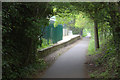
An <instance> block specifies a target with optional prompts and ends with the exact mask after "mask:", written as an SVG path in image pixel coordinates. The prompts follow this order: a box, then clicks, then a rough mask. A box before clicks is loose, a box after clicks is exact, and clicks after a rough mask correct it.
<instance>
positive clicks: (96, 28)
mask: <svg viewBox="0 0 120 80" xmlns="http://www.w3.org/2000/svg"><path fill="white" fill-rule="evenodd" d="M94 35H95V38H94V39H95V50H97V49H98V48H99V38H98V24H97V21H96V20H94Z"/></svg>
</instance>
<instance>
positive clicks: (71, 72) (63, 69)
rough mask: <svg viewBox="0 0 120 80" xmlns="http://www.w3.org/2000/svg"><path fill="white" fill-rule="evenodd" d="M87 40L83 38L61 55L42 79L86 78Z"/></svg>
mask: <svg viewBox="0 0 120 80" xmlns="http://www.w3.org/2000/svg"><path fill="white" fill-rule="evenodd" d="M88 43H89V39H88V38H83V39H82V40H81V41H80V42H79V43H78V44H77V45H75V46H74V47H73V48H71V49H69V50H68V51H67V52H65V53H64V54H62V55H61V56H60V57H58V59H57V60H56V61H55V63H54V64H53V65H51V66H50V67H49V68H48V70H46V72H45V74H44V75H43V77H42V78H88V75H87V68H86V65H85V64H84V63H85V62H86V53H87V49H88Z"/></svg>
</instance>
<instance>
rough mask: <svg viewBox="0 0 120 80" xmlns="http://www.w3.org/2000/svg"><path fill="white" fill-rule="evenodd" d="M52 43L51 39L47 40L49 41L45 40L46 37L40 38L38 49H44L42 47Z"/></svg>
mask: <svg viewBox="0 0 120 80" xmlns="http://www.w3.org/2000/svg"><path fill="white" fill-rule="evenodd" d="M52 45H53V43H52V41H51V40H49V41H47V40H46V39H44V38H42V46H40V45H39V46H38V49H40V50H41V49H44V48H47V47H50V46H52Z"/></svg>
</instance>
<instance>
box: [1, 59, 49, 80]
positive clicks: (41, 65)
mask: <svg viewBox="0 0 120 80" xmlns="http://www.w3.org/2000/svg"><path fill="white" fill-rule="evenodd" d="M2 65H3V66H4V67H5V66H7V69H8V70H7V71H6V72H7V73H6V76H4V75H3V76H2V80H9V79H16V78H27V77H29V76H31V75H33V74H35V73H36V72H37V70H39V71H43V70H44V69H45V68H46V65H47V63H45V61H44V60H43V59H38V60H37V61H36V62H35V63H34V64H30V65H28V66H26V67H23V68H18V69H16V70H15V71H14V72H13V71H12V68H11V67H10V64H8V63H7V62H5V61H4V63H3V64H2Z"/></svg>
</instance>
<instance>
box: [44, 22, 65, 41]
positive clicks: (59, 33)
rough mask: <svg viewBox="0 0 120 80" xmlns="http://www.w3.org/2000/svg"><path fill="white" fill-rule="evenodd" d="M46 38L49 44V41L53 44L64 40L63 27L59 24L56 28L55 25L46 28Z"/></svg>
mask: <svg viewBox="0 0 120 80" xmlns="http://www.w3.org/2000/svg"><path fill="white" fill-rule="evenodd" d="M44 38H45V39H47V41H48V43H49V40H51V41H52V43H57V42H58V41H60V40H62V38H63V26H62V25H60V24H59V25H58V26H56V27H54V24H50V25H49V26H47V27H46V28H45V35H44Z"/></svg>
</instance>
